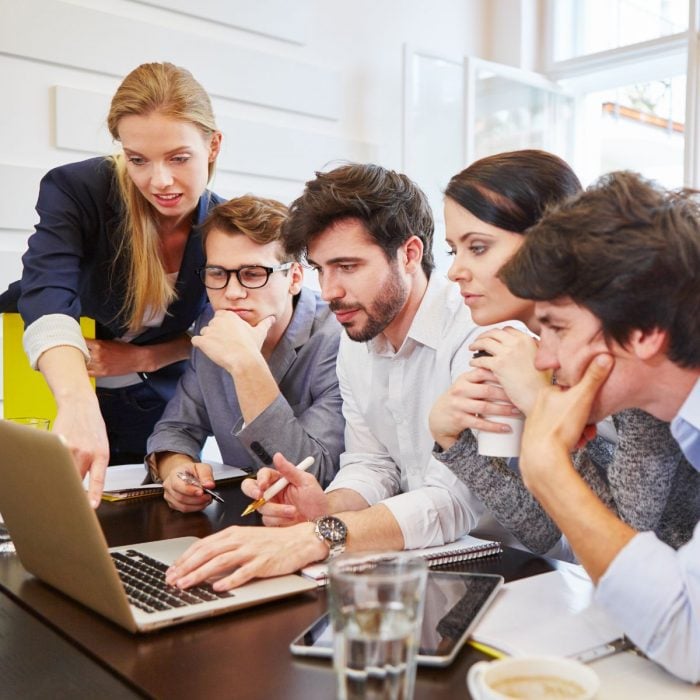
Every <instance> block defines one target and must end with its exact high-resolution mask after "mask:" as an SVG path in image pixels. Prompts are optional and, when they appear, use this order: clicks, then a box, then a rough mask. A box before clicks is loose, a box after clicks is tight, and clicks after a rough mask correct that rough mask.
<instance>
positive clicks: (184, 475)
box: [177, 472, 225, 503]
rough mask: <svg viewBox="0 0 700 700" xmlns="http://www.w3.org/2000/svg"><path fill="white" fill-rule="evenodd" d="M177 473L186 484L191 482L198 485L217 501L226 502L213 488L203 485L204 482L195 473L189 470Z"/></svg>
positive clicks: (191, 484)
mask: <svg viewBox="0 0 700 700" xmlns="http://www.w3.org/2000/svg"><path fill="white" fill-rule="evenodd" d="M177 475H178V476H179V477H180V479H182V480H183V481H184V482H185V483H186V484H189V485H190V486H197V487H198V488H200V489H202V491H204V493H206V494H209V495H210V496H211V497H212V498H213V499H214V500H215V501H218V502H219V503H224V502H225V501H224V499H223V498H221V496H219V494H218V493H217V492H216V491H212V489H207V488H205V487H204V486H202V483H201V482H200V480H199V479H198V478H197V477H196V476H194V474H190V473H189V472H178V473H177Z"/></svg>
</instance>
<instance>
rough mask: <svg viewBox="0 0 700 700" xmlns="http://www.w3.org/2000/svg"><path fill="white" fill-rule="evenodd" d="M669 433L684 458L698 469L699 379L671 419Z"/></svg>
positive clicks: (699, 468) (699, 434)
mask: <svg viewBox="0 0 700 700" xmlns="http://www.w3.org/2000/svg"><path fill="white" fill-rule="evenodd" d="M671 434H672V435H673V437H674V438H675V439H676V442H677V443H678V445H679V446H680V448H681V450H683V454H684V455H685V457H686V459H687V460H688V461H689V462H690V463H691V464H692V465H693V466H694V467H695V468H696V469H697V470H698V471H700V379H698V380H697V381H696V382H695V386H694V387H693V390H692V391H691V392H690V394H688V397H687V398H686V400H685V402H684V403H683V405H682V406H681V409H680V411H678V415H676V417H675V418H674V419H673V420H672V421H671Z"/></svg>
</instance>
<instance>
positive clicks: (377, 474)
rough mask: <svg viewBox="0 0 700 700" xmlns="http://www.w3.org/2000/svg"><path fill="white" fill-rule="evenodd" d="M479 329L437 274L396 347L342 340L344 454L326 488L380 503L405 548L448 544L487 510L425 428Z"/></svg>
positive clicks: (455, 292) (468, 354)
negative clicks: (442, 458) (438, 455)
mask: <svg viewBox="0 0 700 700" xmlns="http://www.w3.org/2000/svg"><path fill="white" fill-rule="evenodd" d="M513 325H518V324H513ZM485 330H487V328H486V327H479V326H476V325H475V324H474V322H473V321H472V319H471V314H470V312H469V309H468V308H467V307H466V306H464V303H463V301H462V298H461V297H460V296H459V293H458V290H457V286H456V285H452V284H449V283H448V282H447V280H445V279H444V278H441V277H439V276H438V275H437V273H434V274H433V275H432V276H431V279H430V281H429V283H428V287H427V290H426V292H425V295H424V296H423V300H422V301H421V304H420V307H419V309H418V312H417V313H416V316H415V318H414V319H413V323H412V324H411V327H410V329H409V331H408V334H407V336H406V339H405V340H404V342H403V344H402V345H401V347H400V348H399V349H398V350H397V351H396V352H394V349H393V347H392V346H391V344H390V343H389V342H388V341H387V340H386V338H385V337H384V336H383V335H382V334H380V335H379V336H377V337H376V338H374V339H373V340H371V341H370V342H368V343H358V342H355V341H352V340H350V339H349V338H348V337H347V335H346V334H343V336H342V338H341V341H340V350H339V352H338V378H339V381H340V392H341V395H342V397H343V414H344V416H345V421H346V424H345V450H346V451H345V452H344V453H343V454H341V456H340V471H339V472H338V475H337V476H336V477H335V479H334V480H333V481H332V483H331V484H330V486H329V487H328V489H327V490H328V491H333V490H336V489H341V488H345V489H352V490H353V491H356V492H357V493H359V494H360V495H361V496H362V497H363V498H364V499H365V500H366V501H367V502H368V503H369V504H370V505H374V504H376V503H379V502H381V503H383V504H384V505H385V506H386V507H387V508H388V509H389V510H390V511H391V513H392V514H393V516H394V518H395V519H396V521H397V523H398V524H399V527H400V528H401V531H402V533H403V537H404V543H405V547H406V549H414V548H418V547H428V546H432V545H439V544H443V543H445V542H451V541H452V540H455V539H456V538H457V537H459V536H460V535H462V534H464V533H466V532H469V531H470V530H472V529H473V528H474V527H475V526H476V525H477V522H478V521H479V519H480V517H481V516H482V515H483V514H484V512H485V508H484V506H483V505H482V504H481V502H480V501H479V500H478V499H477V498H476V497H475V496H473V495H472V494H471V492H470V490H469V488H468V487H467V486H466V485H465V484H464V483H463V482H462V481H460V480H459V479H458V478H457V477H456V476H455V475H454V474H453V473H452V472H451V471H450V470H449V469H447V467H445V466H444V465H443V464H441V463H440V462H438V461H437V460H436V459H435V458H434V457H433V456H432V449H433V444H434V443H433V439H432V437H431V435H430V431H429V429H428V414H429V413H430V409H431V408H432V406H433V404H434V403H435V400H436V399H437V398H438V396H439V395H440V394H442V393H444V392H445V391H446V390H447V389H448V388H449V387H450V385H451V384H452V383H453V382H454V380H455V379H456V378H457V376H458V375H459V374H461V373H462V372H465V371H466V370H468V369H469V360H470V359H471V356H472V352H471V351H470V350H469V345H470V343H472V342H473V341H474V340H475V339H476V337H477V336H479V335H480V334H481V333H483V332H484V331H485ZM502 532H503V530H502V528H501V529H500V530H499V531H498V533H494V535H493V536H494V538H495V537H497V536H499V539H500V535H501V534H502Z"/></svg>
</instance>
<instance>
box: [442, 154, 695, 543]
mask: <svg viewBox="0 0 700 700" xmlns="http://www.w3.org/2000/svg"><path fill="white" fill-rule="evenodd" d="M579 191H580V184H579V181H578V179H577V178H576V175H575V174H574V173H573V171H572V170H571V168H570V167H569V166H568V165H567V164H566V163H565V162H564V161H563V160H561V159H560V158H558V157H556V156H554V155H552V154H549V153H545V152H543V151H537V150H523V151H515V152H511V153H502V154H499V155H494V156H489V157H487V158H483V159H481V160H479V161H476V162H475V163H473V164H472V165H471V166H470V167H468V168H467V169H465V170H464V171H462V172H460V173H458V174H457V175H455V176H454V177H453V178H452V179H451V180H450V183H449V185H448V187H447V189H446V191H445V223H446V229H447V236H446V238H447V244H448V246H449V248H450V253H451V254H452V255H453V256H454V260H453V263H452V265H451V267H450V270H449V273H448V276H449V277H450V279H451V280H452V281H453V282H456V283H457V284H459V287H460V291H461V293H462V296H463V297H464V303H465V304H466V305H467V306H469V307H470V309H471V312H472V316H473V318H474V320H475V321H476V322H477V323H479V324H480V325H489V324H494V323H499V322H502V321H504V320H507V319H514V320H519V321H522V322H523V323H524V324H525V325H526V326H527V327H528V328H529V329H530V331H532V333H533V334H537V333H538V332H539V321H538V320H537V318H536V317H535V313H534V312H535V305H534V302H532V301H527V300H523V299H519V298H517V297H514V296H513V295H512V294H511V293H510V292H509V291H508V289H507V287H506V286H505V284H503V282H501V280H500V279H499V278H498V271H499V270H500V268H501V266H502V265H503V264H504V263H505V262H506V261H507V260H508V259H509V258H510V257H511V256H512V255H513V254H514V253H515V251H516V250H518V248H519V247H520V245H521V244H522V241H523V235H527V234H526V232H527V229H528V228H529V227H530V226H532V225H533V224H535V223H536V222H537V221H538V220H539V218H540V217H541V216H542V215H543V213H544V211H545V209H546V207H547V206H549V205H551V204H556V203H557V202H558V201H561V200H563V199H564V198H567V197H570V196H573V195H575V194H576V193H577V192H579ZM536 348H537V340H536V339H535V338H533V337H532V336H530V335H527V334H525V333H522V332H520V331H517V330H515V329H513V328H503V329H495V330H490V331H488V332H486V333H484V334H483V335H482V336H480V337H479V338H478V339H477V341H476V342H475V343H474V345H473V346H472V349H473V350H474V351H476V350H485V351H487V352H488V353H490V355H491V356H490V357H488V356H487V357H479V358H476V359H474V360H473V361H472V366H473V369H472V370H471V371H469V372H467V373H465V374H463V375H462V376H461V377H460V378H459V379H458V380H457V381H456V382H455V384H454V385H453V386H452V387H451V388H450V390H449V391H448V392H447V393H445V394H444V395H443V396H441V397H440V398H439V399H438V401H437V402H436V403H435V405H434V407H433V409H432V411H431V415H430V428H431V432H432V433H433V437H434V438H435V441H436V443H437V445H438V446H439V448H440V449H438V450H436V453H435V456H436V457H437V459H439V460H440V461H441V462H443V463H444V464H445V465H446V466H448V467H449V468H450V469H451V470H452V471H453V472H455V473H456V474H457V475H459V476H460V478H461V479H462V480H463V481H465V482H466V483H467V484H468V485H469V487H470V488H471V490H472V491H473V492H474V493H475V494H476V495H477V496H478V497H479V498H480V499H481V500H482V501H483V503H484V504H485V505H486V506H487V507H488V508H489V510H491V512H492V513H493V514H494V515H495V517H496V519H497V520H499V522H500V523H501V524H502V525H503V526H504V527H506V528H507V529H508V530H509V531H510V532H511V533H512V534H513V535H515V536H516V537H517V538H518V539H519V540H520V542H522V544H524V545H525V546H526V547H528V549H530V550H532V551H534V552H537V553H545V552H548V551H550V550H551V549H552V547H554V546H555V545H557V543H559V541H560V538H561V532H560V531H559V529H558V528H557V527H556V525H555V524H554V523H553V522H552V520H551V519H550V518H549V517H548V516H547V515H546V513H545V512H544V510H543V509H542V508H541V506H540V505H539V504H538V503H537V502H536V501H535V499H534V497H533V496H532V495H531V494H530V493H529V491H527V489H526V488H525V486H524V484H523V482H522V480H521V478H520V476H519V474H518V472H517V470H516V469H513V468H511V467H512V465H509V464H508V463H506V461H504V460H502V459H498V458H492V457H483V456H480V455H479V454H478V453H477V447H476V439H475V437H474V435H473V433H472V430H486V431H493V432H498V431H501V430H502V429H503V426H502V424H500V423H497V422H494V421H489V420H487V419H486V418H484V417H483V416H484V415H499V414H500V415H511V414H512V410H513V408H514V407H515V408H517V409H519V410H520V411H521V412H522V413H524V414H525V415H527V414H528V412H529V410H530V408H531V406H532V405H533V402H534V399H535V396H536V394H537V391H538V390H539V388H540V387H541V386H542V385H545V384H549V383H551V382H552V376H551V374H550V373H548V372H540V371H538V370H536V369H535V368H534V356H535V351H536ZM494 384H497V385H500V386H494ZM599 432H601V433H604V435H605V436H604V435H599V436H598V437H597V438H595V439H594V440H592V441H591V442H589V443H588V445H587V446H586V447H585V448H584V449H583V450H581V451H579V453H578V454H577V456H576V466H577V469H578V470H579V471H580V473H581V475H582V476H583V477H584V478H585V479H586V481H587V483H588V484H589V486H590V487H591V488H592V489H593V491H595V493H596V494H597V495H598V496H599V497H600V498H601V500H603V502H605V503H606V505H608V507H610V508H611V509H612V510H614V511H615V512H616V513H618V514H619V516H620V517H621V518H622V519H623V520H625V521H626V522H628V523H629V524H630V525H632V526H633V527H634V528H635V529H637V530H640V531H643V530H653V531H655V532H656V533H657V535H658V536H659V537H660V538H661V539H662V540H664V541H665V542H668V543H669V544H671V545H672V546H674V547H678V546H680V545H681V544H683V543H684V542H686V541H687V540H688V539H689V538H690V536H691V535H692V531H693V526H694V524H695V523H696V522H697V520H698V518H699V517H700V473H698V472H697V471H696V470H695V469H693V468H692V467H691V466H690V464H688V462H687V461H686V460H685V459H684V457H683V455H682V453H681V451H680V450H679V449H678V447H677V445H676V443H675V441H674V440H673V438H672V437H671V435H670V431H669V427H668V424H667V423H663V422H661V421H659V420H657V419H656V418H653V417H652V416H650V415H649V414H647V413H644V412H642V411H638V410H629V411H623V412H621V413H619V414H616V415H614V416H612V420H611V421H610V420H609V421H605V422H604V423H603V424H602V425H600V426H599ZM640 462H643V463H644V469H640V467H639V464H640ZM640 475H642V476H640ZM688 494H694V496H692V497H690V498H689V497H688ZM563 552H565V550H563ZM563 552H562V550H561V549H560V550H559V551H558V552H557V553H559V554H562V553H563Z"/></svg>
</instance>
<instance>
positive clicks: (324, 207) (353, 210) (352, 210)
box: [282, 163, 435, 277]
mask: <svg viewBox="0 0 700 700" xmlns="http://www.w3.org/2000/svg"><path fill="white" fill-rule="evenodd" d="M289 212H290V214H289V218H288V219H287V221H286V222H285V224H284V229H283V241H282V242H283V245H284V247H285V250H286V252H287V254H288V255H291V256H293V257H294V258H300V257H303V256H305V255H306V251H307V249H308V246H309V243H310V242H311V241H312V240H313V239H314V238H315V237H316V236H318V235H319V234H321V233H322V232H323V231H325V230H326V229H327V228H328V227H329V226H331V225H333V224H334V223H335V222H337V221H341V220H343V219H358V220H359V221H360V222H361V223H362V225H363V226H364V227H365V229H366V231H367V233H368V234H369V235H370V236H372V238H373V239H374V241H375V243H376V244H377V245H378V246H379V247H380V248H381V249H382V250H383V251H384V254H385V255H386V258H387V260H389V261H391V260H393V259H394V257H395V256H396V251H397V250H398V249H399V247H400V246H401V245H402V244H403V243H404V242H405V241H406V240H408V239H409V238H410V237H411V236H417V237H418V238H420V240H421V241H422V242H423V259H422V261H421V266H422V268H423V270H424V272H425V274H426V275H427V276H428V277H429V276H430V273H431V272H432V270H433V267H434V266H435V263H434V260H433V251H432V246H433V230H434V226H433V215H432V212H431V210H430V205H429V204H428V200H427V198H426V196H425V194H423V192H422V191H421V190H420V189H419V188H418V186H417V185H416V184H415V183H414V182H412V181H411V180H410V179H409V178H408V177H406V175H403V174H401V173H397V172H395V171H393V170H387V169H386V168H383V167H381V166H380V165H372V164H363V165H361V164H354V163H353V164H348V165H343V166H341V167H339V168H335V169H334V170H331V171H330V172H327V173H322V172H317V173H316V177H315V179H313V180H309V181H308V182H307V183H306V185H305V187H304V192H303V194H302V195H301V196H300V197H299V198H298V199H296V200H295V201H294V202H292V204H291V205H290V207H289Z"/></svg>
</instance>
